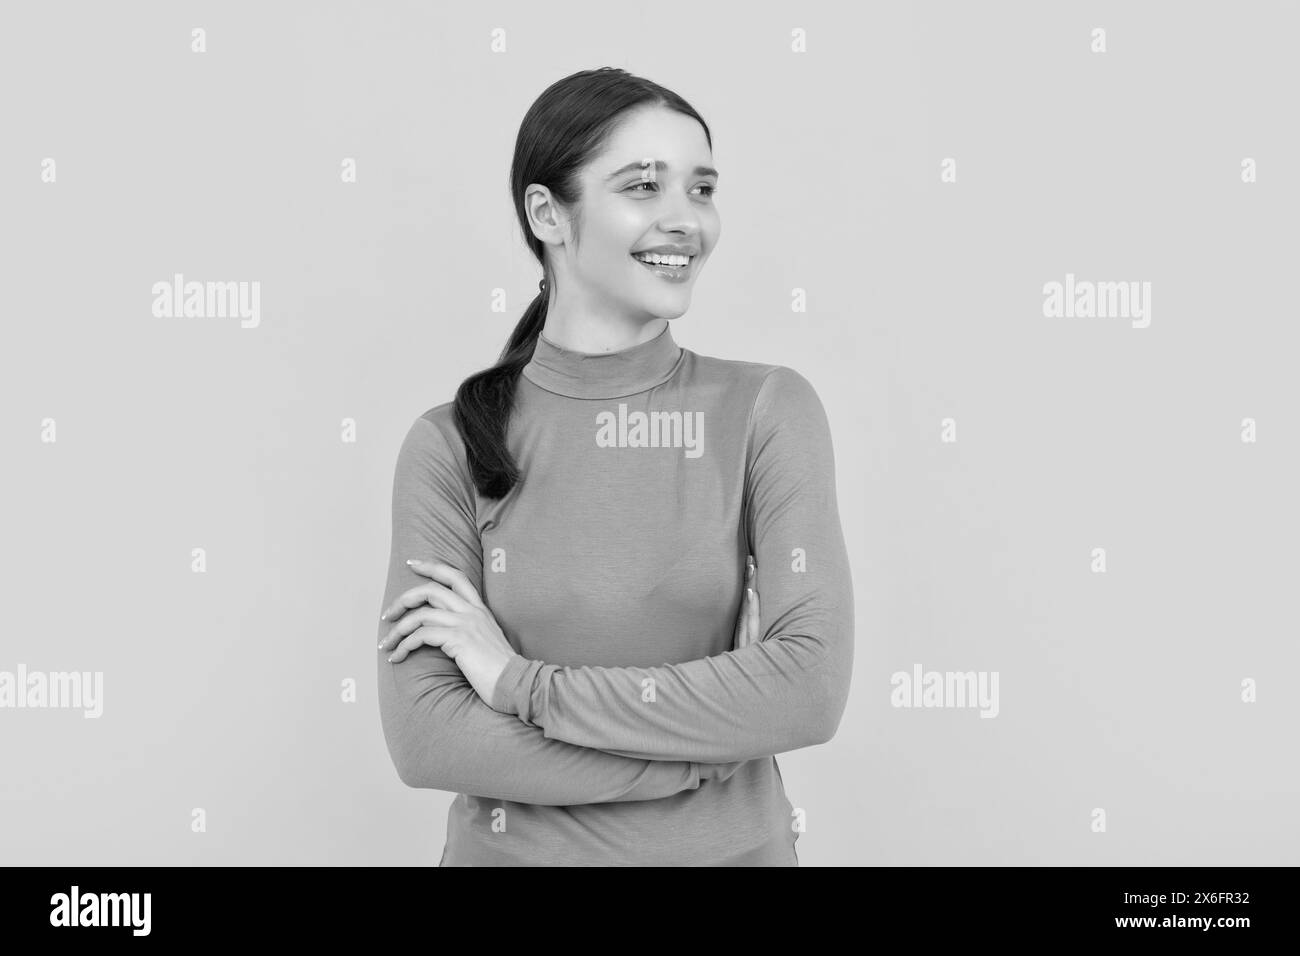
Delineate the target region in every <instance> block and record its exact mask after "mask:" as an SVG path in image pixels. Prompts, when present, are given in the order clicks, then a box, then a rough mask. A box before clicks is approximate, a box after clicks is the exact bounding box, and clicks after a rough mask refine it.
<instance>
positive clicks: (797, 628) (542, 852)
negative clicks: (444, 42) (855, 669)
mask: <svg viewBox="0 0 1300 956" xmlns="http://www.w3.org/2000/svg"><path fill="white" fill-rule="evenodd" d="M712 149H713V143H712V137H711V134H710V133H709V128H708V126H707V125H706V124H705V122H704V120H703V119H702V118H701V117H700V116H699V114H698V113H696V111H695V110H694V109H692V108H691V106H690V105H689V104H687V103H686V102H685V101H684V100H683V99H682V98H681V97H679V96H678V95H677V94H675V93H673V92H672V91H670V90H667V89H664V88H663V87H661V86H659V85H657V84H655V83H652V82H650V81H648V80H645V79H642V78H639V77H636V76H632V75H630V74H628V73H626V72H625V71H623V70H618V69H612V68H608V67H606V68H602V69H598V70H589V71H583V72H579V73H575V74H573V75H572V76H568V77H566V78H564V79H562V80H560V81H558V82H557V83H555V84H553V85H552V86H551V87H550V88H548V89H547V90H546V91H545V92H543V93H542V95H541V96H540V97H539V98H538V99H537V101H536V102H535V103H534V104H533V105H532V107H531V108H530V109H529V111H528V113H527V115H526V116H525V117H524V120H523V123H522V125H521V127H520V129H519V134H518V137H517V139H516V143H515V153H514V162H513V165H512V167H511V174H510V186H511V193H512V196H513V198H514V203H515V209H516V212H517V214H518V217H519V222H520V225H521V227H522V229H523V234H524V237H525V239H526V241H527V243H528V247H529V249H530V250H531V251H532V253H533V255H534V256H536V258H537V260H538V262H540V263H541V266H542V270H543V275H544V278H543V279H542V283H541V292H540V293H539V295H538V296H537V297H536V299H534V301H533V302H532V304H531V305H529V307H528V309H527V310H526V311H525V313H524V315H523V317H522V319H521V320H520V322H519V324H518V326H517V327H516V328H515V330H514V333H513V334H512V335H511V336H510V339H509V342H508V343H507V345H506V347H505V350H504V351H503V353H502V355H501V358H500V361H499V362H498V363H497V364H496V365H494V366H493V367H492V368H489V369H487V370H485V371H483V372H479V373H477V374H475V375H473V376H471V377H470V378H468V379H466V380H465V382H464V383H463V384H462V385H461V386H460V388H459V389H458V391H457V393H456V397H455V401H454V402H446V403H444V404H441V405H438V406H436V407H434V408H431V409H429V410H428V411H427V412H425V413H424V414H422V415H421V416H420V417H419V418H417V419H416V420H415V422H414V423H413V424H412V426H411V428H410V430H409V432H408V433H407V435H406V438H405V440H404V442H403V443H402V447H401V450H400V452H399V453H398V457H397V466H396V473H395V477H394V483H393V504H392V522H393V524H392V549H391V552H390V558H389V567H388V580H387V586H386V588H385V592H384V600H383V613H382V620H381V622H380V627H379V635H380V638H381V641H380V644H379V649H380V654H379V701H380V710H381V717H382V722H383V730H384V735H385V738H386V741H387V745H388V749H389V753H390V754H391V756H392V759H393V761H394V764H395V766H396V768H397V772H398V775H399V776H400V778H401V780H402V781H403V782H404V783H406V784H407V785H409V786H412V787H426V788H433V789H437V790H447V791H451V792H454V793H456V794H458V796H457V797H456V799H455V800H454V801H453V802H452V805H451V810H450V813H449V816H448V821H447V841H446V849H445V850H444V853H443V857H442V861H441V863H440V865H443V866H460V865H472V866H492V865H762V866H794V865H798V855H797V853H796V851H795V842H796V841H797V839H798V835H799V834H798V829H797V828H796V827H795V826H794V825H793V821H792V814H793V808H792V806H791V804H790V802H789V800H788V799H787V798H786V795H785V791H784V788H783V784H782V780H781V772H780V768H779V767H778V766H777V762H776V759H775V755H776V754H779V753H784V752H786V751H789V750H794V749H797V748H800V747H808V746H812V745H815V744H820V743H824V742H826V741H828V740H829V739H830V738H831V737H832V736H833V734H834V733H835V730H836V727H837V726H838V724H839V720H840V716H841V714H842V712H843V709H844V705H845V701H846V698H847V695H848V690H849V679H850V673H851V671H852V665H853V589H852V581H851V578H850V573H849V566H848V556H847V553H846V549H845V546H844V539H843V535H842V532H841V529H840V522H839V514H838V509H837V504H836V491H835V465H834V456H833V451H832V447H831V437H830V430H829V427H828V422H827V418H826V414H825V411H824V409H823V407H822V404H821V402H820V400H819V399H818V397H817V394H816V392H815V391H814V390H813V388H812V386H811V385H810V384H809V382H808V381H807V380H806V379H805V378H804V377H803V376H801V375H800V374H799V373H797V372H795V371H793V370H792V369H789V368H786V367H785V366H781V365H767V364H760V363H753V362H742V361H733V360H725V359H719V358H713V357H708V356H703V355H698V354H696V353H695V352H692V351H690V350H689V349H684V348H681V347H680V346H678V345H677V343H676V342H675V341H674V339H673V336H672V333H671V331H670V330H669V325H668V323H669V321H670V320H672V319H675V318H678V317H679V316H681V315H683V314H684V313H685V312H686V311H687V309H688V307H689V305H690V298H691V289H692V287H693V285H694V283H695V280H696V278H697V277H698V275H699V273H700V270H701V269H702V268H703V266H704V263H705V262H706V261H707V260H708V257H709V255H710V254H711V253H712V252H713V249H714V247H715V246H716V245H717V242H718V237H719V233H720V220H719V215H718V209H717V207H716V205H715V204H714V201H713V193H714V191H715V189H716V183H717V179H718V174H717V172H716V171H715V170H714V169H713V168H712V165H713V163H712ZM648 253H654V254H655V255H649V254H648ZM678 257H679V258H678ZM611 415H612V416H614V418H613V419H611V418H610V417H609V416H611ZM638 416H639V417H638ZM615 420H616V421H618V422H619V424H618V426H617V428H615V429H613V430H614V431H617V433H618V440H617V441H610V440H609V438H610V437H611V424H610V423H611V422H612V421H615ZM602 422H604V424H602ZM648 422H653V423H654V425H655V427H654V428H653V429H650V428H647V427H643V426H645V425H646V423H648ZM633 423H634V424H633ZM683 425H687V426H691V427H692V431H694V432H698V434H696V435H695V436H694V439H691V437H690V436H688V435H687V434H686V432H685V429H684V428H683ZM602 431H603V433H604V434H605V438H606V440H604V441H602V440H601V438H600V436H601V434H602ZM665 436H667V437H665ZM674 436H676V437H677V438H680V439H682V440H676V441H675V440H673V437H674ZM706 436H707V440H705V438H706ZM692 441H693V442H694V444H693V445H691V444H689V443H690V442H692ZM684 448H686V449H687V450H686V451H685V452H684V451H683V449H684ZM748 556H753V558H754V559H755V560H754V561H753V562H747V557H748ZM747 564H749V565H750V566H749V568H748V569H747ZM747 591H748V592H749V594H750V596H749V597H747V595H746V592H747ZM754 592H757V594H755V593H754ZM757 595H761V596H762V614H763V617H764V619H765V620H766V622H767V623H766V624H765V625H760V622H759V619H758V615H759V603H758V598H757Z"/></svg>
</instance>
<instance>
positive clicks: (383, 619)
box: [379, 611, 388, 621]
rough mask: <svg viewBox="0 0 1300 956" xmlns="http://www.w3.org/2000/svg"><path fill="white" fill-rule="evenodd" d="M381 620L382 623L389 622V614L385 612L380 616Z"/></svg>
mask: <svg viewBox="0 0 1300 956" xmlns="http://www.w3.org/2000/svg"><path fill="white" fill-rule="evenodd" d="M379 620H381V621H386V620H388V612H387V611H385V612H384V613H383V614H381V615H379Z"/></svg>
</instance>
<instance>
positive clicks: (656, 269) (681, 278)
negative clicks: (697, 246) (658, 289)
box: [632, 252, 696, 282]
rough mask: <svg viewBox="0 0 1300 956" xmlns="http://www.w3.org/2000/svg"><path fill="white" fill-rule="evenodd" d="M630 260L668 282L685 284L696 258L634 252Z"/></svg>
mask: <svg viewBox="0 0 1300 956" xmlns="http://www.w3.org/2000/svg"><path fill="white" fill-rule="evenodd" d="M632 258H633V259H635V260H636V261H637V262H639V263H641V265H642V266H644V267H645V268H646V269H648V270H649V271H650V272H651V273H653V274H654V275H656V276H658V277H659V278H661V279H666V280H668V281H669V282H685V281H686V280H687V279H688V278H690V275H691V269H692V267H694V265H695V259H696V256H677V255H659V254H658V253H654V252H634V253H632Z"/></svg>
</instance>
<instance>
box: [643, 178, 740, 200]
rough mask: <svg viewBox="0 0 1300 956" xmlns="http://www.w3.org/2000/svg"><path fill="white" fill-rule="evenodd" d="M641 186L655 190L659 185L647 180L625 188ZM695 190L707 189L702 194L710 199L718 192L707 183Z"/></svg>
mask: <svg viewBox="0 0 1300 956" xmlns="http://www.w3.org/2000/svg"><path fill="white" fill-rule="evenodd" d="M642 186H652V187H654V188H656V189H657V188H658V187H659V184H658V183H656V182H654V181H653V180H649V179H647V180H645V181H643V182H639V183H633V184H632V185H631V186H628V187H627V188H628V189H640V188H641V187H642ZM696 188H697V189H707V190H708V192H706V193H704V194H703V195H705V196H709V197H712V196H713V194H714V193H716V192H717V191H718V187H717V186H710V185H708V184H707V183H701V184H700V185H699V186H697V187H696Z"/></svg>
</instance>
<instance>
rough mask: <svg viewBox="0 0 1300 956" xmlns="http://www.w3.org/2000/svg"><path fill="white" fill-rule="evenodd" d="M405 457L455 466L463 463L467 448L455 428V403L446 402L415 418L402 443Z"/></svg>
mask: <svg viewBox="0 0 1300 956" xmlns="http://www.w3.org/2000/svg"><path fill="white" fill-rule="evenodd" d="M402 457H403V458H417V459H425V460H430V459H441V460H443V461H446V462H449V463H452V464H457V463H460V462H462V461H463V460H464V458H465V446H464V443H463V442H462V441H461V437H460V432H459V431H458V430H457V428H456V409H455V403H454V402H443V403H442V404H441V405H435V406H433V407H432V408H430V409H428V410H426V411H424V412H421V413H420V414H419V415H418V416H416V418H415V420H414V421H412V422H411V424H410V426H409V427H408V428H407V430H406V437H405V439H404V440H403V441H402Z"/></svg>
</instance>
